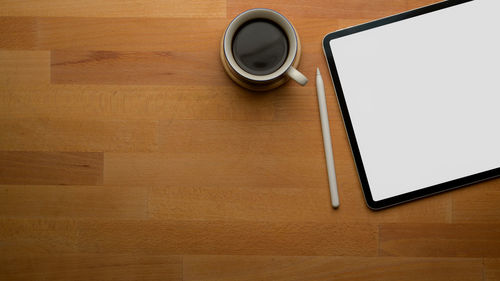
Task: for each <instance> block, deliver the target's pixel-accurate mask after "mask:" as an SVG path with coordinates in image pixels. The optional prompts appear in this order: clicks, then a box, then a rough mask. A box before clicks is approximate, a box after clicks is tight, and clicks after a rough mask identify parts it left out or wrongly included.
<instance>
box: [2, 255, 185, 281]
mask: <svg viewBox="0 0 500 281" xmlns="http://www.w3.org/2000/svg"><path fill="white" fill-rule="evenodd" d="M0 262H1V263H2V267H1V268H0V279H2V280H12V281H15V280H54V281H55V280H60V281H64V280H75V281H76V280H81V281H83V280H99V281H101V280H104V281H105V280H116V279H119V280H125V281H127V280H179V281H180V280H182V258H181V257H179V256H145V255H96V254H94V255H92V254H62V255H54V254H41V255H14V256H2V257H0ZM62 264H63V265H64V266H61V265H62Z"/></svg>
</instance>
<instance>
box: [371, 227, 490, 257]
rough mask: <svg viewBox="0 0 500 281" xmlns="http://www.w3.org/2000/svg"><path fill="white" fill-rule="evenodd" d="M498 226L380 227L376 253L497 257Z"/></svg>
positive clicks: (419, 255)
mask: <svg viewBox="0 0 500 281" xmlns="http://www.w3.org/2000/svg"><path fill="white" fill-rule="evenodd" d="M499 237H500V225H498V224H479V223H475V224H403V223H399V224H381V225H380V254H381V255H390V256H418V257H435V256H440V257H499V256H500V240H499Z"/></svg>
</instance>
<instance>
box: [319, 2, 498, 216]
mask: <svg viewBox="0 0 500 281" xmlns="http://www.w3.org/2000/svg"><path fill="white" fill-rule="evenodd" d="M471 1H474V0H449V1H443V2H439V3H436V4H432V5H430V6H425V7H422V8H419V9H415V10H411V11H408V12H404V13H401V14H397V15H394V16H390V17H387V18H383V19H379V20H376V21H372V22H369V23H365V24H361V25H357V26H353V27H350V28H346V29H342V30H339V31H336V32H333V33H330V34H328V35H326V36H325V38H324V39H323V51H324V54H325V57H326V59H327V62H328V67H329V69H330V75H331V78H332V80H333V84H334V88H335V92H336V93H337V100H338V103H339V106H340V109H341V112H342V117H343V119H344V125H345V129H346V131H347V136H348V138H349V143H350V145H351V150H352V153H353V157H354V162H355V164H356V168H357V170H358V175H359V179H360V182H361V187H362V189H363V193H364V195H365V200H366V204H367V205H368V207H369V208H370V209H372V210H380V209H384V208H387V207H390V206H394V205H398V204H401V203H404V202H408V201H412V200H415V199H419V198H423V197H427V196H430V195H434V194H437V193H441V192H445V191H448V190H452V189H456V188H459V187H463V186H467V185H470V184H474V183H477V182H480V181H485V180H488V179H492V178H495V177H500V167H498V168H496V169H492V170H489V171H485V172H482V173H478V174H474V175H471V176H467V177H463V178H459V179H456V180H452V181H448V182H444V183H440V184H437V185H433V186H429V187H426V188H423V189H419V190H416V191H412V192H409V193H405V194H401V195H398V196H394V197H390V198H387V199H383V200H380V201H374V200H373V197H372V194H371V191H370V186H369V183H368V179H367V177H366V172H365V169H364V165H363V161H362V159H361V154H360V152H359V147H358V143H357V141H356V136H355V134H354V129H353V127H352V123H351V118H350V116H349V111H348V108H347V104H346V101H345V98H344V92H343V91H342V86H341V83H340V78H339V75H338V72H337V68H336V66H335V60H334V58H333V53H332V50H331V48H330V41H331V40H333V39H336V38H340V37H344V36H348V35H351V34H354V33H358V32H362V31H365V30H369V29H372V28H377V27H380V26H383V25H387V24H391V23H395V22H398V21H402V20H406V19H409V18H413V17H417V16H420V15H423V14H427V13H432V12H435V11H438V10H442V9H446V8H449V7H452V6H456V5H460V4H463V3H466V2H471Z"/></svg>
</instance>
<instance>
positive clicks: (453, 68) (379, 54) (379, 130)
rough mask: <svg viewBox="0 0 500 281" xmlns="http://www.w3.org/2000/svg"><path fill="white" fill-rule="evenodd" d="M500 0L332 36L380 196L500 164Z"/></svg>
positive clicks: (377, 197)
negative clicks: (337, 36)
mask: <svg viewBox="0 0 500 281" xmlns="http://www.w3.org/2000/svg"><path fill="white" fill-rule="evenodd" d="M499 19H500V1H498V0H475V1H472V2H468V3H464V4H460V5H457V6H453V7H450V8H446V9H443V10H439V11H435V12H432V13H428V14H424V15H421V16H417V17H414V18H410V19H406V20H403V21H399V22H396V23H392V24H388V25H385V26H381V27H378V28H374V29H370V30H366V31H363V32H359V33H355V34H352V35H348V36H345V37H341V38H337V39H333V40H331V41H330V47H331V50H332V53H333V57H334V59H335V64H336V67H337V71H338V74H339V77H340V81H341V85H342V89H343V92H344V97H345V100H346V103H347V108H348V111H349V114H350V117H351V121H352V125H353V128H354V133H355V136H356V140H357V142H358V146H359V150H360V154H361V158H362V161H363V164H364V168H365V172H366V175H367V178H368V183H369V185H370V190H371V192H372V196H373V200H375V201H379V200H382V199H386V198H390V197H393V196H396V195H400V194H404V193H407V192H411V191H414V190H418V189H421V188H425V187H429V186H432V185H436V184H440V183H444V182H447V181H450V180H454V179H458V178H462V177H465V176H470V175H473V174H477V173H480V172H484V171H488V170H491V169H495V168H498V167H500V126H499V122H500V84H499V82H500V53H499V52H500V40H499V35H500V31H499V29H500V20H499Z"/></svg>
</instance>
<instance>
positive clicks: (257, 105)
mask: <svg viewBox="0 0 500 281" xmlns="http://www.w3.org/2000/svg"><path fill="white" fill-rule="evenodd" d="M293 90H294V91H292V92H293V93H295V94H299V90H300V88H294V89H293ZM288 96H289V97H290V98H292V97H293V95H288ZM278 97H279V95H278V94H274V93H269V94H265V95H256V94H252V93H249V92H248V91H245V90H243V89H242V88H240V87H238V86H236V85H231V86H230V87H193V86H115V85H99V86H96V85H36V86H30V85H17V86H9V87H5V88H4V94H2V95H0V119H1V118H4V119H5V118H11V119H14V118H15V119H30V118H36V119H63V118H64V119H66V120H72V119H77V120H100V121H105V120H149V121H154V120H160V119H161V120H172V119H174V120H185V119H187V120H272V119H273V116H274V107H275V101H274V100H275V99H277V98H278ZM309 101H310V102H314V100H309ZM279 103H282V102H281V101H280V102H279ZM305 107H310V106H305ZM285 110H286V109H285V108H283V109H280V112H284V111H285ZM293 112H294V114H293V117H290V118H296V119H299V118H302V117H303V116H305V117H304V118H308V117H307V116H309V113H307V115H306V114H302V113H300V107H299V106H297V108H296V109H293ZM314 113H316V115H315V117H316V118H318V116H317V115H318V113H317V112H314ZM285 114H286V113H283V115H285ZM290 115H291V114H287V116H290ZM130 124H136V122H131V123H130Z"/></svg>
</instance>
